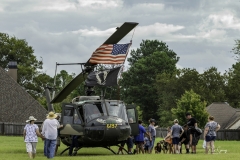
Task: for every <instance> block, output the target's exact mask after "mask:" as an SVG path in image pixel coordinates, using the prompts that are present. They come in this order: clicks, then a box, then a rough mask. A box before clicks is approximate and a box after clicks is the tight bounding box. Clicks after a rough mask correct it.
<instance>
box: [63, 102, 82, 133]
mask: <svg viewBox="0 0 240 160" xmlns="http://www.w3.org/2000/svg"><path fill="white" fill-rule="evenodd" d="M61 122H62V123H63V128H61V130H60V135H83V127H82V125H81V124H82V118H81V116H80V114H79V112H78V111H77V110H76V105H75V104H71V103H70V104H67V103H64V104H63V105H62V119H61Z"/></svg>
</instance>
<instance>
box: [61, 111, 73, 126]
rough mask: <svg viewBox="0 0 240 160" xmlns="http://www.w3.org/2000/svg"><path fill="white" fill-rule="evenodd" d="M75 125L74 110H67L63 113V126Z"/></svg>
mask: <svg viewBox="0 0 240 160" xmlns="http://www.w3.org/2000/svg"><path fill="white" fill-rule="evenodd" d="M72 123H73V108H66V109H65V110H64V112H63V124H72Z"/></svg>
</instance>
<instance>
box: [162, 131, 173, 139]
mask: <svg viewBox="0 0 240 160" xmlns="http://www.w3.org/2000/svg"><path fill="white" fill-rule="evenodd" d="M170 133H171V132H169V133H168V134H167V136H166V137H165V138H164V140H166V139H168V138H171V134H170Z"/></svg>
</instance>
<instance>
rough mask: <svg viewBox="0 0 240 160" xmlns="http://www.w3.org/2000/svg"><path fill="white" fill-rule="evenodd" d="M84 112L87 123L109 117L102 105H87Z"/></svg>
mask: <svg viewBox="0 0 240 160" xmlns="http://www.w3.org/2000/svg"><path fill="white" fill-rule="evenodd" d="M84 111H85V120H86V122H89V121H91V120H93V119H96V118H98V117H101V116H104V115H107V113H106V109H105V107H102V104H101V103H94V104H85V105H84Z"/></svg>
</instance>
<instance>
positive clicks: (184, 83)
mask: <svg viewBox="0 0 240 160" xmlns="http://www.w3.org/2000/svg"><path fill="white" fill-rule="evenodd" d="M198 81H199V73H198V72H197V71H196V70H195V69H189V68H184V69H178V70H176V71H175V72H174V73H172V74H169V73H162V74H158V76H157V79H156V88H157V94H158V104H159V108H158V112H157V113H158V115H159V117H160V122H161V126H163V127H167V126H169V125H171V124H172V120H173V119H174V117H173V115H172V113H171V109H172V108H176V107H177V100H178V99H180V98H181V96H182V95H183V94H184V92H185V90H191V89H192V88H194V87H195V86H197V83H198Z"/></svg>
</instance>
